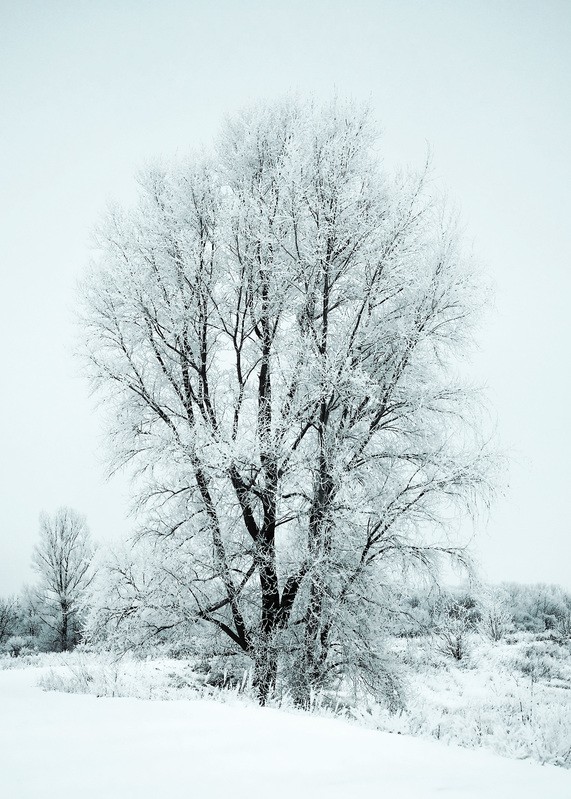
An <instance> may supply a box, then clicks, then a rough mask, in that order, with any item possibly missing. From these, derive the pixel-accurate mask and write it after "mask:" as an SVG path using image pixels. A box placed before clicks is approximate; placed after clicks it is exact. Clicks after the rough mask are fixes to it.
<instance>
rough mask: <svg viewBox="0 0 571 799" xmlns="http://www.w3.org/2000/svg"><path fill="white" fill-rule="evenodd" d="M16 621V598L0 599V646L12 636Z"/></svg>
mask: <svg viewBox="0 0 571 799" xmlns="http://www.w3.org/2000/svg"><path fill="white" fill-rule="evenodd" d="M17 621H18V604H17V602H16V598H15V597H13V596H9V597H6V598H3V597H0V644H3V643H4V641H6V640H7V639H8V638H10V636H11V635H13V634H14V631H15V629H16V624H17Z"/></svg>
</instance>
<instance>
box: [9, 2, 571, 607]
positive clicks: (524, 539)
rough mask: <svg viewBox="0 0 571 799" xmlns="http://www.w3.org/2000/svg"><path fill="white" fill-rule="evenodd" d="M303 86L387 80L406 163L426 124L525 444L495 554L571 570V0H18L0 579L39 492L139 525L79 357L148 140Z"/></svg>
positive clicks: (548, 575) (512, 440)
mask: <svg viewBox="0 0 571 799" xmlns="http://www.w3.org/2000/svg"><path fill="white" fill-rule="evenodd" d="M291 90H293V91H301V92H305V91H309V92H313V93H314V94H315V95H316V96H318V97H326V96H330V95H331V94H332V93H333V92H334V91H335V90H337V92H338V93H339V94H343V95H345V94H350V95H352V96H354V97H356V98H364V99H369V100H370V102H371V104H372V106H373V108H374V111H375V113H376V115H377V118H378V119H379V121H380V123H381V125H382V128H383V131H384V155H385V161H386V163H387V165H388V166H390V165H398V164H402V163H407V164H420V163H422V161H423V159H424V156H425V151H426V143H427V142H428V143H429V144H430V145H431V147H432V150H433V153H434V166H435V172H436V175H437V177H438V179H439V180H440V181H441V182H442V185H443V186H445V187H447V189H448V191H449V194H450V195H451V197H453V198H455V200H456V201H457V203H458V204H459V206H460V207H461V209H462V214H463V219H464V222H465V225H466V230H467V235H468V236H469V238H470V240H471V241H473V243H474V248H475V250H476V252H477V253H478V254H479V257H480V260H481V262H482V264H483V266H484V268H485V270H486V272H487V274H488V275H489V276H491V279H492V280H493V282H494V283H495V302H494V307H493V308H490V313H489V315H488V317H487V318H486V319H485V320H484V323H483V326H482V329H481V332H480V336H479V343H480V349H479V351H478V353H477V354H476V355H475V357H474V359H473V362H472V364H471V366H470V367H469V369H470V372H471V374H472V375H473V377H474V380H475V381H476V382H478V383H483V384H486V385H487V386H488V393H489V396H490V399H491V403H492V405H493V407H494V409H495V414H496V416H497V420H498V421H497V425H498V431H499V435H500V438H501V441H502V445H503V447H504V449H505V450H506V451H507V452H508V453H509V455H510V460H511V465H510V474H509V488H508V490H507V493H506V496H505V498H504V499H503V500H501V501H499V502H498V503H497V504H496V506H495V507H494V509H493V511H492V514H491V517H490V520H489V523H488V525H487V528H486V529H484V530H483V531H482V532H481V534H480V538H479V543H478V551H479V553H480V557H481V561H482V565H483V568H484V572H485V574H487V576H488V578H489V579H491V580H494V581H499V580H502V579H506V580H518V581H521V582H538V581H546V582H559V583H562V584H564V585H566V586H567V587H568V588H571V569H570V563H571V524H570V517H571V513H570V510H569V507H570V496H571V491H570V487H569V483H570V478H571V469H570V467H569V447H570V444H571V436H570V422H569V419H570V404H571V396H570V388H571V378H570V368H571V367H570V364H571V359H570V357H569V344H570V343H571V314H570V310H569V302H570V293H571V292H570V290H571V213H570V212H571V201H570V196H571V158H570V148H571V2H569V1H568V0H561V2H558V1H557V0H536V2H526V1H525V0H513V1H512V2H509V1H508V0H502V2H498V1H497V0H477V2H476V1H475V0H448V2H439V1H438V0H431V2H422V1H421V0H416V1H415V2H413V1H412V0H394V2H389V1H388V0H369V1H368V2H365V0H360V1H359V0H351V2H335V0H328V2H320V0H303V2H297V0H296V1H294V0H288V1H287V2H272V1H271V0H264V1H263V2H254V0H243V1H242V2H241V1H240V0H228V2H224V1H223V0H210V1H208V0H195V1H194V2H193V0H180V2H176V1H175V0H160V1H159V0H155V2H144V0H133V2H129V1H128V0H112V1H111V0H109V2H107V1H106V0H97V2H85V1H83V2H82V1H81V0H67V2H64V1H63V0H61V1H60V0H38V2H28V0H0V186H1V189H0V288H1V295H0V301H1V310H0V341H1V345H2V346H1V351H2V359H1V367H0V368H1V371H0V374H1V391H0V426H1V427H0V459H1V460H0V595H3V594H6V593H8V592H11V591H16V590H18V589H19V588H20V586H21V584H22V582H24V581H30V580H31V579H32V575H31V572H30V570H29V562H30V555H31V551H32V547H33V545H34V542H35V540H36V538H37V530H38V515H39V513H40V511H41V510H47V511H52V510H54V509H55V508H57V507H58V506H59V505H62V504H66V505H71V506H73V507H75V508H77V509H78V510H80V511H82V512H83V513H85V514H86V515H87V517H88V521H89V523H90V526H91V528H92V531H93V533H94V535H95V537H96V538H98V539H100V540H105V539H114V538H115V539H117V538H119V537H121V536H122V535H126V533H127V532H128V531H129V530H130V528H131V524H132V522H131V521H129V520H126V508H127V505H128V493H129V486H128V483H127V482H126V480H125V479H120V478H116V479H114V480H112V481H110V482H107V481H106V480H105V471H104V466H103V461H102V457H101V454H100V452H101V441H102V429H101V425H100V423H99V420H98V418H97V415H96V414H95V413H94V410H93V405H92V403H91V401H90V399H89V396H88V387H87V385H86V384H85V382H84V381H83V380H82V379H81V378H80V377H78V364H77V363H76V362H75V361H74V359H73V357H72V353H73V350H74V346H75V344H74V337H75V335H76V333H75V331H74V323H73V312H74V305H75V303H76V299H75V298H76V294H75V291H76V283H77V281H78V279H79V278H80V277H81V274H82V271H83V269H84V268H85V265H86V264H87V262H88V260H89V235H90V230H91V228H92V227H93V225H94V223H95V222H96V221H97V219H98V217H99V215H100V214H101V212H102V210H103V209H104V207H105V205H106V203H107V202H108V201H109V200H120V201H124V202H129V201H131V200H132V198H133V196H134V192H135V183H134V176H135V174H136V172H137V170H138V169H139V168H140V167H141V166H142V165H144V164H145V162H146V161H147V160H148V159H151V158H154V157H156V156H167V157H168V156H169V155H172V154H179V155H180V154H185V153H186V152H187V151H188V150H189V149H191V148H194V147H195V146H197V145H199V144H200V143H201V142H206V143H208V141H209V139H211V138H212V136H213V135H215V133H216V131H217V129H218V126H219V124H220V121H221V119H222V118H223V117H224V116H225V115H226V114H227V113H229V112H230V113H231V112H232V111H233V110H235V109H237V108H239V107H241V106H243V105H244V104H247V103H248V102H249V101H251V100H257V99H260V98H262V99H263V98H266V97H267V98H270V97H274V96H277V95H282V94H284V93H286V92H288V91H291Z"/></svg>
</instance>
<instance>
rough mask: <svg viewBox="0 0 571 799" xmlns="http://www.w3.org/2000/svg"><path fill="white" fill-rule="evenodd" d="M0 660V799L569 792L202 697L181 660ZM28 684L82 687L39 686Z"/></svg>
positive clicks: (552, 773)
mask: <svg viewBox="0 0 571 799" xmlns="http://www.w3.org/2000/svg"><path fill="white" fill-rule="evenodd" d="M2 665H3V666H11V667H12V668H5V669H3V670H2V671H0V703H1V705H2V720H1V722H0V772H1V773H2V787H3V791H4V792H5V795H6V796H14V797H18V798H19V799H36V797H39V796H41V797H43V799H52V797H56V796H57V797H60V796H62V795H69V794H71V793H78V792H79V793H80V795H81V796H82V799H100V797H102V796H105V797H106V799H131V797H132V798H133V799H135V797H136V799H147V797H148V799H156V797H159V796H169V797H173V798H174V797H179V796H180V797H182V796H184V797H188V796H205V797H206V796H208V797H209V799H219V797H223V796H227V795H232V796H233V797H236V799H239V798H240V797H248V798H249V799H257V797H265V796H268V795H271V796H273V797H276V799H281V798H282V797H283V798H284V799H285V797H291V796H295V797H297V799H306V798H307V799H309V797H312V799H315V798H316V797H325V796H326V797H328V799H329V798H331V799H336V798H337V797H339V799H341V797H343V799H346V797H351V798H352V799H360V798H361V797H362V798H363V799H365V797H367V799H369V797H372V796H384V795H390V796H395V797H399V799H419V797H422V799H432V797H438V796H441V795H442V793H443V792H445V793H446V794H448V795H450V796H454V797H458V799H461V798H462V797H470V798H471V799H492V797H494V798H496V797H497V799H500V798H501V799H511V797H513V799H516V797H517V799H527V797H529V798H530V799H531V797H533V799H535V797H537V796H545V797H550V799H567V798H568V797H569V795H570V791H571V777H570V776H569V772H567V771H565V770H563V769H557V768H554V767H553V766H549V765H546V766H540V765H538V764H535V763H531V762H529V761H527V762H517V761H514V760H508V759H506V758H501V757H498V756H497V755H494V754H491V753H489V752H484V751H479V752H474V751H468V750H465V749H461V748H459V747H457V746H453V745H451V746H444V745H443V744H442V743H438V742H436V741H429V740H421V739H418V738H412V737H410V736H408V735H404V734H403V735H395V734H393V735H391V734H389V733H386V732H378V731H374V730H370V729H369V730H368V729H363V728H362V727H361V726H359V725H358V724H355V723H353V724H350V723H347V721H342V720H336V719H332V718H323V717H321V718H318V717H316V716H312V715H309V714H307V713H303V712H300V711H297V712H295V711H292V710H291V709H289V710H288V711H287V712H285V711H284V710H281V711H277V710H276V709H273V708H268V707H266V708H260V707H257V706H256V704H255V703H254V702H253V701H251V700H248V699H247V697H245V696H244V695H242V694H240V693H239V692H238V691H237V690H234V691H228V692H226V693H225V695H224V699H225V701H224V702H220V701H213V700H212V698H211V697H209V696H208V692H207V691H206V690H205V689H204V688H202V689H200V688H199V689H198V690H197V689H196V688H195V687H192V686H196V685H197V683H198V682H200V680H198V679H197V676H196V675H195V674H194V673H193V672H192V671H191V670H190V669H189V668H188V665H187V663H185V662H183V661H173V660H156V661H150V660H148V661H136V660H130V661H122V662H121V663H120V664H118V663H115V664H113V662H112V661H111V660H110V659H109V657H103V656H99V657H94V656H92V655H87V654H85V653H84V654H80V653H71V654H67V655H56V654H52V655H41V656H27V657H25V658H18V659H15V658H9V659H8V658H5V659H4V660H3V663H2ZM464 676H465V673H463V677H464ZM463 677H462V678H461V677H460V676H459V673H456V674H455V675H454V677H451V674H450V672H447V671H444V672H443V673H442V675H441V676H440V677H439V678H438V680H435V681H434V684H435V683H436V682H438V684H439V685H440V691H441V693H442V694H445V693H446V691H447V689H450V688H451V687H452V685H453V683H454V680H456V681H457V683H456V685H457V686H458V685H459V683H460V682H462V680H463ZM480 681H481V682H482V684H484V683H485V682H486V677H485V676H483V675H480ZM38 682H40V683H41V684H42V685H43V686H44V687H51V688H62V687H63V688H67V689H68V690H72V691H80V692H82V693H81V694H74V695H70V694H63V693H60V692H59V691H53V690H51V691H41V690H40V689H39V688H38V687H37V684H38ZM478 682H479V679H478V678H477V677H476V678H475V679H473V680H472V689H474V688H475V686H476V684H477V683H478ZM469 683H470V680H468V679H464V680H463V685H464V690H463V691H462V694H461V695H459V697H458V701H457V709H456V710H451V717H453V716H456V719H457V726H460V724H459V722H460V715H461V714H460V708H459V706H460V705H461V704H462V702H464V703H465V704H466V705H471V704H472V705H473V707H474V714H475V713H476V710H475V708H476V706H477V704H478V702H477V701H476V700H474V699H470V698H469V697H468V696H467V694H468V693H469V688H468V685H469ZM433 687H434V685H433ZM86 690H87V691H90V692H91V693H92V694H94V695H91V696H86V695H84V694H83V691H86ZM216 693H217V698H221V697H222V694H221V693H220V692H219V691H217V692H216ZM113 694H114V695H115V698H113V696H112V695H113ZM167 696H168V697H169V698H170V699H171V700H172V701H165V699H164V698H163V697H167ZM118 697H122V698H118ZM137 697H144V698H137ZM183 697H184V700H182V698H183ZM149 700H153V701H149ZM431 702H432V703H433V704H432V706H433V707H434V706H435V704H436V703H435V701H434V697H433V698H432V700H431ZM450 704H451V706H452V703H450ZM482 704H483V703H482ZM426 715H428V711H427V712H426ZM413 717H414V713H412V714H411V715H410V719H411V720H412V719H413ZM404 718H405V717H404V716H401V720H402V723H403V726H404V725H405V724H406V722H405V721H404ZM371 721H372V722H373V723H375V722H377V721H378V722H380V723H381V724H382V723H384V722H383V720H382V719H380V718H379V719H376V720H373V719H372V717H371ZM442 737H447V738H448V739H449V740H450V739H451V736H450V735H449V734H446V735H443V736H442Z"/></svg>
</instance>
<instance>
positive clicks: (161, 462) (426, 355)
mask: <svg viewBox="0 0 571 799" xmlns="http://www.w3.org/2000/svg"><path fill="white" fill-rule="evenodd" d="M377 145H378V137H377V134H376V130H375V128H374V126H373V124H372V123H371V120H370V118H369V113H368V111H367V110H366V109H361V108H358V107H356V106H354V105H351V104H344V103H341V102H337V101H336V102H333V103H331V104H327V105H323V106H322V105H318V104H316V103H311V102H310V103H299V102H283V103H278V104H276V105H272V106H262V107H258V108H255V109H253V110H250V111H247V112H244V113H243V114H241V115H239V116H238V117H236V118H235V119H234V120H232V121H229V122H228V123H227V124H226V125H225V127H224V130H223V132H222V135H221V136H220V138H219V140H218V143H217V145H216V147H215V149H214V152H213V154H212V155H211V156H208V157H204V156H201V157H196V158H192V159H190V160H189V161H188V162H186V163H182V164H181V163H177V164H173V165H169V166H157V167H154V168H150V169H148V170H147V171H146V172H145V173H143V174H142V176H141V178H140V199H139V204H138V205H137V207H135V208H133V209H131V210H126V211H124V210H120V209H118V208H114V209H113V210H111V211H110V212H109V213H108V215H107V217H106V218H105V220H104V221H103V223H102V224H101V225H100V227H99V229H98V234H97V246H98V252H97V255H96V258H95V263H94V266H93V268H92V270H91V273H90V276H89V278H88V280H87V281H86V286H85V298H86V314H85V323H86V327H87V336H86V340H87V346H88V354H89V361H90V364H91V373H92V376H93V379H94V382H95V385H96V387H97V388H99V389H101V390H102V391H103V393H104V395H105V396H106V398H107V400H108V403H109V405H108V408H109V417H110V422H111V441H112V453H113V454H112V463H113V467H114V468H116V467H119V466H122V465H124V464H127V463H129V464H131V465H132V466H133V467H134V470H135V473H136V474H137V475H138V478H139V481H138V485H139V488H140V493H139V495H138V502H139V509H140V512H141V519H142V528H141V529H142V533H145V534H147V535H148V536H150V537H151V539H152V540H153V541H154V543H153V552H154V555H153V558H154V560H155V563H156V570H155V572H154V575H153V576H151V569H150V568H149V562H148V561H147V566H146V568H145V569H144V574H143V573H142V572H138V573H136V572H135V571H134V570H133V569H131V568H119V569H118V572H117V575H118V582H116V584H115V585H116V591H115V603H113V602H112V601H109V602H108V603H107V604H106V603H104V605H105V607H106V609H107V613H108V617H113V618H116V619H123V620H129V619H130V620H132V619H134V618H137V619H138V624H139V625H143V626H144V627H145V628H146V629H148V631H149V632H151V631H153V630H161V629H164V628H165V626H169V625H176V624H179V623H181V622H182V620H186V621H189V620H190V621H193V622H200V623H201V624H202V625H203V626H204V625H211V627H212V628H213V629H216V630H217V631H218V632H219V633H223V634H224V635H225V636H226V637H227V638H228V639H229V641H230V642H231V643H232V645H233V646H234V647H236V648H238V649H240V650H242V651H243V652H245V653H246V654H248V655H249V656H251V658H252V659H253V662H254V673H255V684H256V686H257V690H258V693H259V697H260V699H261V701H262V702H263V701H265V700H266V699H267V697H268V695H269V693H270V691H271V688H272V685H273V684H274V683H275V681H276V678H277V675H278V673H279V670H280V668H281V669H282V671H283V672H284V675H285V676H286V678H288V677H289V678H290V680H291V679H293V675H295V679H294V683H295V684H294V685H292V690H294V691H295V693H296V696H297V697H298V699H299V701H301V702H304V701H307V699H308V697H309V695H310V692H311V690H312V689H313V688H315V687H319V686H320V685H322V684H323V683H324V681H325V680H326V679H327V678H329V677H332V676H338V675H343V674H347V673H348V671H352V672H353V673H354V674H356V675H360V676H361V677H363V678H364V679H365V680H366V682H367V684H369V685H374V680H375V679H376V677H378V676H379V675H381V676H380V677H379V679H381V677H382V668H381V667H379V664H378V662H377V661H378V658H377V653H376V648H375V644H374V641H375V638H376V637H377V635H378V631H377V630H376V629H375V627H376V624H377V622H376V621H375V619H376V613H377V608H378V607H379V606H381V605H382V602H381V601H380V592H382V590H383V586H385V585H386V584H387V581H388V580H389V578H390V577H391V575H394V570H395V568H397V567H398V569H400V568H407V567H408V566H410V565H412V564H418V565H420V566H424V567H429V566H431V565H432V564H433V563H434V561H435V558H436V557H437V556H440V555H442V554H446V553H447V554H454V553H456V554H461V552H460V550H459V549H457V548H456V547H455V546H453V545H452V544H451V543H450V540H449V537H448V535H447V528H446V525H442V524H441V522H442V521H443V520H446V519H448V520H449V519H450V507H451V505H452V504H453V503H456V502H460V503H462V504H465V503H466V502H468V504H470V502H471V501H472V500H473V499H474V498H475V496H477V495H478V493H479V492H480V490H481V489H482V488H483V487H485V485H486V462H487V458H486V456H485V454H484V452H483V449H482V447H481V446H480V444H479V443H478V435H477V430H475V426H474V425H473V424H472V420H473V419H474V418H475V416H474V407H475V405H474V402H473V399H474V398H473V395H472V394H471V392H469V391H467V390H466V389H465V388H463V387H462V386H461V385H459V384H458V383H457V382H456V380H455V378H454V369H453V367H452V364H453V363H454V358H455V357H456V355H457V352H458V349H459V347H461V345H463V344H464V342H465V341H466V340H468V339H469V332H470V328H471V322H472V317H473V311H474V309H475V306H476V305H477V302H476V299H475V298H476V294H477V291H476V284H477V281H475V280H474V278H473V271H472V268H471V264H470V259H469V258H467V257H466V256H465V255H464V253H463V251H462V248H461V242H460V239H459V236H458V234H457V230H456V226H455V224H454V222H453V219H452V218H451V217H450V215H448V214H447V212H446V210H445V208H444V207H443V205H442V203H441V202H440V201H438V200H437V199H436V198H435V196H433V193H432V192H431V189H430V186H429V182H428V180H427V171H426V170H423V171H422V172H421V173H419V174H399V175H398V176H396V177H393V178H391V177H389V176H387V175H386V174H384V172H383V170H382V168H381V166H380V160H379V157H378V155H377V150H378V147H377ZM143 584H144V585H143ZM381 682H382V679H381Z"/></svg>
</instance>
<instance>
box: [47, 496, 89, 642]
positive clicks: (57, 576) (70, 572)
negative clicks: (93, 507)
mask: <svg viewBox="0 0 571 799" xmlns="http://www.w3.org/2000/svg"><path fill="white" fill-rule="evenodd" d="M93 555H94V548H93V545H92V543H91V536H90V533H89V528H88V527H87V523H86V521H85V517H84V516H82V515H81V514H79V513H77V511H75V510H73V509H72V508H60V509H59V510H57V511H56V512H55V514H54V515H53V516H49V515H47V514H45V513H42V514H41V516H40V543H39V544H38V545H37V546H36V547H35V549H34V555H33V566H34V569H35V570H36V571H37V572H38V574H39V575H40V579H41V583H40V591H41V594H42V597H43V601H44V603H45V609H46V611H47V613H46V616H47V618H44V619H43V620H44V621H45V622H46V623H47V624H49V626H50V627H51V628H52V629H53V630H54V631H55V633H56V635H57V644H58V646H59V648H60V649H61V650H62V651H66V650H67V649H70V648H71V646H73V644H74V643H76V640H77V634H78V612H79V611H80V609H81V607H82V604H83V600H84V597H85V593H86V590H87V588H88V587H89V585H90V583H91V581H92V579H93V576H94V572H93V566H92V562H93Z"/></svg>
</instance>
